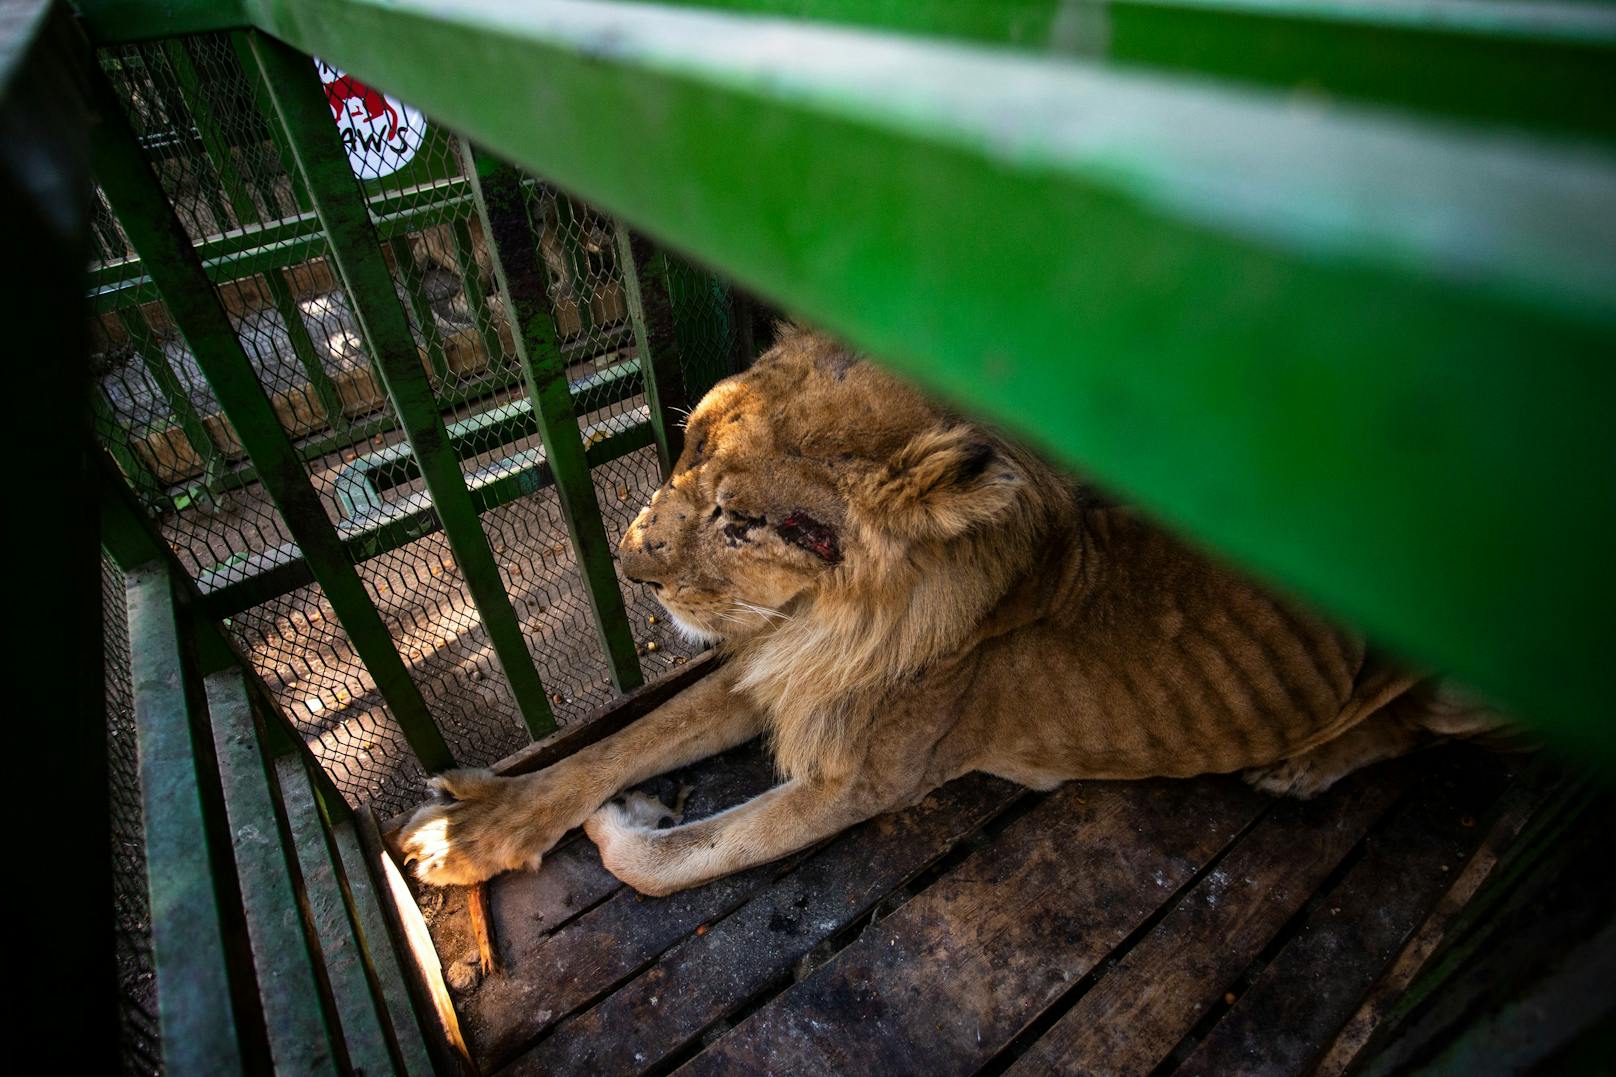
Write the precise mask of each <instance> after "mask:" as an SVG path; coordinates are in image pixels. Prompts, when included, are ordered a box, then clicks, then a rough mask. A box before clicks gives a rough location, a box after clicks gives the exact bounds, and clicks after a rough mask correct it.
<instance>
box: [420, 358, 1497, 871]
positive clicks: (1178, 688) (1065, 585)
mask: <svg viewBox="0 0 1616 1077" xmlns="http://www.w3.org/2000/svg"><path fill="white" fill-rule="evenodd" d="M620 559H621V567H622V569H623V572H624V574H625V575H627V576H628V577H629V578H630V579H632V580H636V581H639V582H641V583H644V584H646V585H648V586H650V587H651V588H653V589H654V590H655V592H656V595H657V598H658V599H659V600H660V601H661V602H662V604H663V605H664V606H665V607H667V610H668V613H669V614H670V615H671V617H672V618H673V621H674V623H675V624H677V625H678V627H679V628H680V629H681V630H682V631H684V632H685V633H686V634H688V635H689V636H691V637H694V638H696V639H700V640H707V641H717V642H718V644H719V646H720V647H721V648H722V649H723V651H724V652H725V654H726V656H727V657H726V660H725V661H724V662H723V664H722V665H721V666H720V667H719V668H718V669H717V670H716V671H715V672H714V673H712V674H711V675H709V676H707V677H706V678H705V679H703V680H701V681H699V682H698V683H697V684H695V685H694V686H693V687H691V688H689V689H687V690H686V691H684V692H683V693H682V694H680V695H678V696H676V697H675V698H674V699H672V700H671V701H669V702H668V703H666V704H664V705H663V706H661V707H659V708H657V709H656V710H655V711H653V712H651V713H650V714H649V715H647V716H646V717H644V718H642V719H640V720H639V721H638V722H636V723H634V724H633V725H631V726H630V727H628V728H627V729H624V730H623V731H621V732H619V733H617V734H616V735H614V736H611V737H609V738H607V739H604V740H602V741H600V742H599V743H597V744H594V745H592V746H590V747H588V748H585V749H583V750H582V751H579V752H578V753H576V754H575V755H572V756H570V757H568V758H567V759H565V760H563V761H561V762H559V763H557V764H555V765H553V766H551V767H549V768H548V769H545V770H543V771H540V772H538V773H534V774H528V775H523V776H521V777H512V778H500V777H495V776H493V775H492V774H490V773H489V772H487V771H479V770H457V771H452V772H450V773H447V774H443V775H441V776H440V777H438V778H436V779H435V780H434V784H435V785H436V787H437V788H438V790H439V791H441V792H442V793H444V794H447V796H448V798H451V799H448V800H447V801H438V802H434V803H431V804H428V805H426V806H425V807H423V808H421V809H420V810H419V811H418V812H417V813H416V815H415V816H414V818H412V819H411V820H410V822H409V823H408V824H407V826H406V828H405V830H404V832H403V834H402V836H401V845H402V848H403V850H404V852H405V854H406V856H407V857H408V858H410V859H412V860H414V861H415V862H416V867H415V870H416V873H417V874H418V875H419V876H420V877H421V878H422V879H423V880H425V881H427V882H431V883H440V884H446V883H471V882H475V881H478V880H481V879H485V878H487V877H489V876H491V875H494V874H496V873H498V872H501V871H506V870H509V869H515V868H532V867H536V866H537V865H538V863H539V860H540V858H541V857H542V856H543V855H544V853H545V852H546V851H547V850H549V849H550V847H551V846H552V845H554V844H555V842H556V841H557V839H559V838H560V837H561V836H562V835H563V834H565V833H566V832H567V831H568V830H569V829H571V828H573V827H576V826H578V825H579V824H583V826H584V828H585V830H586V831H587V832H588V834H589V836H590V837H591V838H593V839H594V841H595V843H596V844H597V845H598V846H599V847H600V854H601V857H602V860H603V861H604V862H605V865H606V867H607V868H608V869H610V870H611V871H612V872H613V873H614V874H615V875H616V876H617V877H618V878H620V879H622V880H623V881H624V882H626V883H628V884H629V885H630V886H633V887H634V888H635V889H637V890H640V891H642V892H644V893H646V894H667V893H669V892H671V891H675V890H679V889H681V888H684V887H688V886H695V885H697V884H699V883H703V882H706V881H708V880H711V879H714V878H717V877H719V876H721V875H725V874H728V873H730V872H735V871H740V870H742V869H743V868H747V867H750V866H752V865H754V864H759V863H762V862H765V861H768V860H772V859H774V858H776V857H780V856H783V855H785V854H787V853H790V852H792V851H794V850H797V849H801V848H803V847H804V846H807V845H809V844H811V843H813V842H817V841H819V840H820V839H822V838H825V837H826V836H828V835H831V834H834V833H836V832H837V831H839V830H841V829H843V828H845V827H848V826H851V825H852V824H854V823H857V822H859V821H860V820H863V819H868V818H870V817H871V816H874V815H876V814H878V813H881V812H886V811H891V810H892V809H894V808H898V807H902V806H904V805H908V804H911V803H913V802H914V801H916V800H918V799H920V798H921V797H923V796H925V794H926V793H927V792H929V791H930V790H932V789H934V788H936V787H937V786H939V785H941V784H942V783H944V782H947V781H948V780H950V779H951V778H955V777H957V776H959V775H962V774H965V773H967V772H970V771H986V772H987V773H990V774H995V775H999V776H1001V777H1004V778H1008V779H1011V780H1013V781H1016V782H1021V783H1023V784H1025V785H1028V786H1031V787H1033V788H1036V789H1050V788H1053V787H1054V786H1055V785H1057V784H1059V783H1060V782H1062V781H1065V780H1066V779H1068V778H1142V777H1146V776H1153V775H1167V776H1184V775H1192V774H1201V773H1205V772H1209V771H1236V770H1244V771H1245V772H1246V777H1247V780H1249V781H1251V782H1253V783H1254V784H1255V785H1257V786H1258V787H1260V788H1262V789H1266V790H1269V791H1271V792H1274V793H1283V794H1292V795H1300V796H1309V795H1312V794H1315V793H1317V792H1319V791H1320V790H1323V789H1324V788H1326V787H1327V786H1329V785H1330V784H1331V783H1332V782H1334V781H1336V780H1337V779H1339V778H1341V777H1342V776H1343V775H1345V774H1347V773H1348V772H1350V771H1352V770H1354V769H1356V768H1358V767H1361V766H1364V765H1365V764H1367V763H1370V762H1373V761H1375V760H1379V759H1384V758H1387V757H1389V756H1394V755H1398V754H1401V753H1403V752H1407V751H1409V750H1410V749H1412V748H1414V747H1416V746H1418V745H1421V744H1425V743H1429V742H1431V741H1433V740H1435V739H1438V738H1441V737H1445V736H1454V735H1465V734H1469V733H1474V732H1480V731H1482V730H1486V729H1491V728H1494V727H1495V726H1496V725H1497V719H1496V718H1494V717H1493V716H1491V715H1490V714H1488V713H1487V712H1485V711H1482V710H1480V709H1478V708H1473V707H1470V706H1468V705H1466V704H1465V703H1464V702H1463V701H1462V700H1461V699H1460V697H1458V696H1457V695H1455V694H1452V693H1449V692H1447V691H1444V690H1442V689H1441V688H1439V687H1438V686H1437V684H1436V682H1433V681H1421V680H1420V679H1419V678H1418V677H1416V676H1413V675H1411V674H1409V673H1407V672H1405V671H1403V670H1401V669H1399V668H1398V667H1396V666H1395V665H1392V664H1390V663H1387V662H1385V661H1383V660H1380V659H1379V658H1377V657H1376V655H1375V654H1374V653H1373V652H1372V651H1370V650H1369V649H1367V648H1366V646H1365V643H1364V641H1363V640H1362V639H1361V638H1359V637H1358V636H1356V635H1354V634H1352V633H1350V632H1346V631H1342V630H1340V629H1338V628H1335V627H1332V626H1330V625H1328V624H1326V623H1325V622H1323V621H1322V620H1320V619H1319V618H1317V617H1315V616H1313V615H1311V614H1309V613H1308V612H1306V611H1304V610H1302V609H1300V608H1299V607H1297V606H1296V605H1295V604H1293V603H1291V602H1288V601H1286V600H1283V599H1280V598H1277V597H1275V596H1274V595H1271V594H1269V593H1268V592H1267V591H1265V590H1263V589H1261V588H1259V587H1256V586H1254V585H1252V584H1251V583H1249V582H1247V581H1246V580H1245V579H1243V578H1242V577H1240V576H1238V575H1236V574H1235V573H1233V572H1231V571H1229V570H1227V569H1225V568H1223V567H1221V566H1220V565H1218V564H1217V563H1216V562H1214V561H1213V560H1210V559H1208V558H1207V557H1205V556H1203V555H1201V554H1199V553H1196V552H1194V551H1192V550H1190V549H1188V548H1187V547H1185V546H1184V545H1182V544H1180V543H1179V542H1178V541H1176V540H1175V539H1173V538H1170V537H1168V536H1167V535H1166V534H1164V533H1163V532H1162V531H1161V530H1159V529H1158V528H1156V527H1154V526H1152V525H1151V524H1149V523H1147V522H1145V521H1144V520H1142V519H1140V518H1139V517H1138V516H1136V515H1135V514H1134V513H1132V512H1130V511H1127V510H1123V509H1117V508H1105V507H1099V506H1097V505H1090V504H1088V503H1086V501H1085V498H1084V496H1083V493H1082V489H1081V487H1080V486H1079V485H1078V484H1077V483H1075V482H1074V481H1072V480H1071V479H1069V478H1067V477H1065V476H1063V475H1062V474H1060V473H1058V472H1056V471H1055V470H1054V469H1052V468H1051V467H1049V466H1048V465H1046V464H1045V463H1043V462H1042V461H1040V460H1039V459H1038V458H1037V457H1036V456H1034V455H1033V454H1032V453H1030V452H1028V451H1027V450H1025V449H1023V448H1020V447H1018V446H1016V445H1015V444H1012V443H1011V442H1009V441H1006V440H1005V439H1003V438H1001V437H1000V436H998V435H996V434H994V433H992V432H990V431H988V430H986V429H984V428H982V427H979V426H976V425H973V424H971V423H969V422H965V421H962V420H961V419H959V418H958V417H956V416H954V415H953V414H951V413H949V412H948V411H946V410H945V409H943V408H942V407H940V406H939V405H937V404H935V403H933V402H931V401H930V400H928V399H927V398H926V397H924V396H922V395H921V394H920V393H918V392H916V391H914V390H912V389H910V388H908V387H906V386H905V385H904V384H903V383H901V382H899V381H897V380H896V379H894V378H892V377H891V376H889V375H887V374H885V373H883V372H881V371H880V370H878V369H876V368H875V367H874V366H872V365H871V364H869V363H867V362H863V361H861V360H859V359H858V357H856V356H855V355H853V354H851V353H850V352H848V351H847V350H845V349H844V348H843V347H841V346H840V345H838V344H837V343H836V342H835V341H833V340H831V339H829V338H827V337H825V336H822V335H819V334H817V333H814V332H811V331H809V330H805V329H801V328H796V327H791V326H787V327H783V328H782V331H781V339H780V340H779V342H778V343H777V344H776V346H775V347H774V348H773V349H772V350H771V351H770V352H769V353H768V354H767V355H765V356H764V357H763V358H762V359H760V360H759V361H758V363H757V364H756V365H755V366H754V367H753V368H752V369H751V370H749V371H748V372H746V373H744V374H741V375H739V376H736V377H733V378H730V379H727V380H725V381H723V382H720V383H719V384H718V385H717V386H716V387H715V388H714V389H713V390H712V391H711V392H710V393H708V394H707V396H706V398H705V399H703V400H702V402H701V404H700V406H699V407H697V408H696V409H695V411H694V412H693V413H692V414H691V416H690V419H689V422H688V424H687V431H686V441H685V449H684V452H683V454H682V455H681V456H680V458H679V461H678V464H677V466H676V467H675V468H674V471H673V474H672V475H671V477H670V478H669V479H668V481H667V482H665V483H664V484H663V485H662V487H661V489H659V490H657V492H656V494H655V495H654V496H653V497H652V499H651V503H650V504H649V505H647V506H646V507H645V509H644V510H643V511H642V512H641V513H640V514H639V517H638V518H637V519H636V520H635V521H634V522H633V524H632V525H631V526H630V527H629V529H628V532H627V534H626V535H625V536H624V538H623V542H622V546H621V550H620ZM759 734H764V735H766V737H767V738H768V743H769V745H770V746H771V748H772V751H773V753H774V759H775V762H776V765H777V767H778V769H779V771H780V774H781V775H782V778H783V781H782V783H781V784H779V785H777V786H776V787H775V788H773V789H771V790H769V791H768V792H766V793H764V794H762V795H761V796H758V797H757V798H755V799H753V800H751V801H749V802H747V803H745V804H742V805H740V806H739V807H736V808H732V809H730V810H729V811H725V812H723V813H721V814H718V815H715V816H712V817H710V818H707V819H703V820H701V821H699V822H694V823H688V824H685V825H681V826H674V827H672V828H669V829H657V827H656V821H657V816H658V815H659V814H660V810H659V808H657V807H656V806H654V805H653V807H652V808H651V809H650V810H649V811H648V810H647V808H646V806H645V805H646V802H645V801H634V802H629V803H620V802H613V799H612V798H613V797H614V796H615V795H616V794H617V793H618V792H620V791H621V790H623V789H625V788H627V787H629V786H631V785H634V784H636V783H638V782H642V781H644V780H646V779H648V778H651V777H653V776H655V775H657V774H660V773H662V772H664V771H668V770H671V769H673V768H676V767H679V766H683V765H685V764H688V763H691V762H693V761H695V760H698V759H701V758H703V757H705V756H708V755H712V754H714V753H716V752H719V751H722V750H723V749H726V748H729V747H731V746H733V745H737V744H740V743H742V742H743V741H746V740H749V739H751V738H752V737H755V736H757V735H759Z"/></svg>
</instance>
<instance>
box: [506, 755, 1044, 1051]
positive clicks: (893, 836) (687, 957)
mask: <svg viewBox="0 0 1616 1077" xmlns="http://www.w3.org/2000/svg"><path fill="white" fill-rule="evenodd" d="M1019 795H1022V790H1020V789H1019V788H1018V787H1017V786H1014V785H1012V784H1010V783H1009V782H1004V781H1000V780H998V779H993V778H987V777H984V776H972V777H969V778H964V779H961V780H959V781H957V782H953V783H950V784H949V785H947V786H945V787H944V788H942V789H940V790H938V791H937V792H935V793H933V794H932V795H931V796H929V797H927V798H926V800H925V801H923V802H922V803H921V804H918V805H916V806H915V807H913V808H910V809H908V810H906V811H901V812H896V813H893V814H890V815H884V816H882V817H880V818H878V819H874V820H871V821H870V822H868V823H865V824H863V825H861V826H858V827H855V828H853V829H852V830H851V831H849V832H848V833H847V834H845V835H843V836H841V837H839V838H838V839H836V840H835V841H833V842H832V843H831V844H830V845H829V846H828V847H827V848H825V849H823V850H822V851H821V852H819V853H818V854H817V855H816V856H814V857H812V858H811V859H809V860H808V861H807V862H806V863H804V864H803V865H802V867H800V868H798V869H797V870H796V871H793V872H792V873H790V874H789V875H787V876H786V877H784V878H783V879H781V880H780V881H779V882H778V883H776V884H775V885H773V886H771V887H769V888H768V889H767V890H765V891H763V892H762V893H760V894H758V895H757V896H755V897H754V898H752V900H750V901H749V902H747V903H746V904H745V905H743V906H742V907H741V908H739V909H737V910H736V911H735V912H733V913H731V914H730V915H729V916H727V917H725V918H724V919H723V920H721V921H719V922H718V923H717V924H714V925H712V926H711V927H710V928H709V929H708V930H707V931H706V932H705V933H703V934H701V935H698V936H694V937H692V938H689V939H687V940H686V941H685V942H684V943H683V944H681V945H680V946H679V947H677V948H676V949H674V950H673V951H671V952H670V953H669V954H667V955H666V956H665V957H663V958H662V960H660V961H659V962H657V964H656V965H655V966H653V967H652V968H651V969H650V970H649V971H647V972H645V973H644V974H642V975H640V976H639V977H637V978H635V979H634V980H633V981H631V982H630V983H628V984H627V985H625V986H624V987H622V988H621V989H619V990H618V991H617V992H615V993H614V994H612V995H611V996H610V997H608V998H606V999H605V1000H603V1001H602V1002H600V1003H599V1004H598V1005H596V1006H594V1007H593V1008H591V1009H590V1010H588V1011H586V1012H585V1013H582V1014H579V1015H578V1016H576V1017H574V1018H571V1019H569V1020H567V1021H565V1022H563V1023H562V1024H561V1025H560V1026H559V1027H558V1028H556V1029H555V1030H554V1032H552V1033H551V1034H550V1036H548V1037H547V1038H546V1039H545V1040H544V1041H542V1042H541V1043H540V1044H539V1045H538V1046H537V1047H536V1048H535V1049H533V1050H532V1051H530V1052H528V1053H527V1054H525V1055H523V1056H522V1057H521V1058H519V1059H517V1060H516V1063H515V1064H514V1065H513V1067H512V1070H511V1072H513V1073H532V1074H580V1075H591V1077H592V1075H595V1074H602V1073H631V1072H637V1071H641V1070H644V1069H647V1068H651V1067H655V1066H657V1065H659V1064H661V1063H663V1062H664V1061H665V1060H667V1059H668V1058H669V1057H670V1056H672V1055H674V1054H675V1053H676V1052H677V1051H679V1050H680V1049H681V1048H683V1047H684V1046H685V1045H686V1044H688V1043H690V1042H691V1041H693V1040H694V1039H695V1038H696V1037H697V1036H699V1035H700V1034H701V1033H702V1032H703V1031H704V1030H706V1029H707V1028H708V1027H709V1026H711V1025H712V1024H713V1023H715V1022H717V1021H719V1020H721V1019H722V1018H724V1017H725V1016H726V1015H727V1014H729V1013H732V1012H733V1011H734V1010H736V1009H737V1008H738V1007H739V1006H741V1005H742V1004H744V1003H745V1002H747V1001H748V1000H749V999H751V998H753V997H754V996H756V995H758V994H759V993H761V992H763V991H764V990H766V989H767V988H769V987H770V986H772V985H774V984H777V983H780V982H782V981H785V980H788V979H789V977H790V975H791V971H792V968H793V966H794V965H796V963H797V962H798V961H800V960H801V959H802V958H803V957H805V956H807V955H808V954H809V953H810V951H812V950H813V949H814V947H815V946H817V945H818V944H819V943H821V942H822V941H824V940H825V939H828V938H831V937H832V936H834V935H836V934H837V933H838V932H840V931H842V930H843V929H845V928H846V927H848V926H849V925H850V924H853V923H855V922H857V921H858V919H859V918H860V917H862V916H864V915H866V914H867V913H868V912H869V911H870V909H871V908H872V907H873V906H874V905H875V904H876V903H877V902H879V901H880V900H881V899H882V898H883V897H884V896H886V895H887V894H888V893H889V892H890V891H892V890H894V889H896V888H897V887H899V886H901V885H902V884H903V883H904V882H905V881H906V880H908V879H909V878H911V877H913V876H914V875H915V874H917V873H918V872H920V871H921V870H923V869H924V868H926V867H927V866H928V865H929V864H931V863H932V862H933V861H935V860H936V859H937V858H939V857H941V856H943V855H944V854H945V853H947V852H948V851H949V850H950V849H952V848H953V847H954V846H955V844H956V843H957V842H959V841H960V840H961V839H962V838H964V837H966V836H967V835H969V834H971V833H973V832H974V831H975V830H977V829H978V828H979V827H980V826H982V825H983V824H984V823H986V822H987V821H988V820H990V819H991V818H992V817H993V816H994V815H996V814H998V813H999V812H1000V811H1002V810H1003V809H1004V808H1005V807H1007V806H1008V805H1009V804H1011V803H1012V802H1013V801H1014V800H1015V799H1016V798H1017V797H1018V796H1019Z"/></svg>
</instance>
